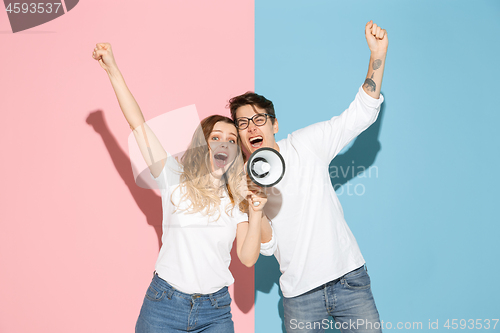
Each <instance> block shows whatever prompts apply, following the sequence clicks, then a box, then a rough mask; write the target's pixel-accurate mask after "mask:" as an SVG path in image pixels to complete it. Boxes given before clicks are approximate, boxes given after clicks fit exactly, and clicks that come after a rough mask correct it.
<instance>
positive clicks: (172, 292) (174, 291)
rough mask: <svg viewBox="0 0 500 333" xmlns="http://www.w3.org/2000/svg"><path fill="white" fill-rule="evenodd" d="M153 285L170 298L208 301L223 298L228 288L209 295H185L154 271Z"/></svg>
mask: <svg viewBox="0 0 500 333" xmlns="http://www.w3.org/2000/svg"><path fill="white" fill-rule="evenodd" d="M153 283H154V284H155V285H157V286H158V287H159V288H161V289H162V290H165V291H166V292H167V293H168V294H170V295H171V296H179V297H182V298H186V299H199V300H204V299H210V300H213V299H214V298H218V297H221V296H224V295H225V294H226V293H227V292H228V288H227V287H223V288H221V289H219V290H217V291H216V292H214V293H211V294H186V293H184V292H182V291H180V290H178V289H175V288H174V287H172V286H171V285H170V284H169V283H168V282H167V281H165V280H163V279H162V278H161V277H160V276H159V275H158V273H156V271H155V272H154V275H153ZM171 296H170V297H171Z"/></svg>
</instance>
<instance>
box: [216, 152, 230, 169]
mask: <svg viewBox="0 0 500 333" xmlns="http://www.w3.org/2000/svg"><path fill="white" fill-rule="evenodd" d="M227 158H228V156H227V154H225V153H217V154H215V155H214V163H215V165H217V167H218V168H224V167H225V166H226V163H227Z"/></svg>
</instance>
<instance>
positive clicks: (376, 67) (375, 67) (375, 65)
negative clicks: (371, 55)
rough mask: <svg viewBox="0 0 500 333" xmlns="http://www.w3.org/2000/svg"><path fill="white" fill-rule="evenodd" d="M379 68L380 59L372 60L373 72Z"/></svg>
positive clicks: (380, 64)
mask: <svg viewBox="0 0 500 333" xmlns="http://www.w3.org/2000/svg"><path fill="white" fill-rule="evenodd" d="M380 66H382V60H380V59H375V60H373V63H372V67H373V70H374V71H376V70H377V69H379V68H380Z"/></svg>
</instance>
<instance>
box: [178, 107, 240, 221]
mask: <svg viewBox="0 0 500 333" xmlns="http://www.w3.org/2000/svg"><path fill="white" fill-rule="evenodd" d="M220 121H222V122H224V123H228V124H232V125H234V123H233V121H232V120H231V119H230V118H228V117H224V116H220V115H213V116H209V117H207V118H205V119H203V120H202V121H201V123H200V125H199V126H198V128H197V129H196V131H195V132H194V134H193V139H192V140H191V143H190V145H189V147H188V149H187V150H186V152H185V153H184V155H183V156H182V158H181V161H180V163H181V164H182V166H183V172H182V173H181V175H180V184H179V186H178V187H177V189H176V190H179V191H181V198H180V201H186V202H189V205H188V206H187V208H185V209H180V208H179V203H180V202H179V203H177V204H176V203H174V202H173V200H172V197H171V198H170V201H171V202H172V204H174V206H176V207H177V208H176V210H177V209H179V210H180V211H185V212H186V213H187V214H194V213H198V212H202V213H204V214H206V215H209V216H212V215H213V214H215V213H218V214H219V215H218V216H217V219H218V218H219V217H220V214H221V212H220V209H219V207H220V204H221V198H220V194H221V193H220V191H221V190H224V191H227V193H228V196H229V198H230V200H231V203H230V204H228V205H226V207H225V211H226V213H227V214H228V215H230V214H231V213H230V212H231V210H232V209H233V208H234V207H235V206H236V205H238V208H239V209H240V211H242V212H244V213H246V212H248V202H247V201H246V199H245V198H244V197H242V196H241V194H240V193H241V189H240V187H241V186H242V184H241V179H242V175H243V167H244V162H243V155H242V153H241V149H240V144H239V143H240V142H239V140H240V139H239V137H238V139H237V147H238V148H237V149H238V152H237V155H236V157H235V159H234V161H233V162H232V164H231V166H230V167H229V169H228V170H227V171H226V173H224V175H223V176H222V177H221V180H222V181H223V188H217V187H216V186H215V185H214V183H213V179H212V178H211V173H212V166H211V163H210V154H211V153H210V149H209V145H208V138H209V136H210V133H212V131H213V128H214V126H215V124H216V123H218V122H220ZM172 195H173V193H172Z"/></svg>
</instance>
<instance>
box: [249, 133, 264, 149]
mask: <svg viewBox="0 0 500 333" xmlns="http://www.w3.org/2000/svg"><path fill="white" fill-rule="evenodd" d="M249 141H250V145H251V146H252V147H253V148H259V147H260V146H262V141H264V139H263V138H262V136H260V135H259V136H255V137H253V138H250V140H249Z"/></svg>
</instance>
